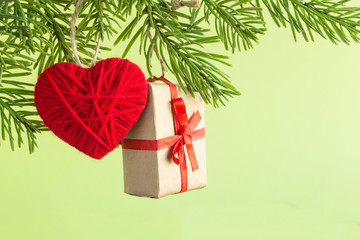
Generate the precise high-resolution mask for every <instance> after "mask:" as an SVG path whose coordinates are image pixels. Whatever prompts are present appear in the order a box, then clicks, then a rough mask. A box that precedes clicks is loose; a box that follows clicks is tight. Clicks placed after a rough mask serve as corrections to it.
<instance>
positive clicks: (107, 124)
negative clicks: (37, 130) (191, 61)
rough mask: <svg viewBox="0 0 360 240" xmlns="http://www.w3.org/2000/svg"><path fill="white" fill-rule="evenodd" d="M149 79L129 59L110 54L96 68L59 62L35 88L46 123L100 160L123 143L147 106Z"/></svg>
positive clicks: (37, 103) (62, 137)
mask: <svg viewBox="0 0 360 240" xmlns="http://www.w3.org/2000/svg"><path fill="white" fill-rule="evenodd" d="M146 99H147V82H146V80H145V76H144V74H143V72H142V71H141V69H140V68H139V67H138V66H137V65H136V64H134V63H132V62H130V61H129V60H126V59H120V58H109V59H105V60H102V61H99V62H98V63H96V65H95V66H94V67H91V68H82V67H80V66H78V65H76V64H74V63H57V64H55V65H53V66H51V67H50V68H48V69H46V70H45V71H44V72H43V73H42V74H41V75H40V76H39V78H38V82H37V84H36V86H35V104H36V108H37V110H38V112H39V115H40V116H41V118H42V119H43V121H44V124H45V125H46V126H48V128H49V129H50V130H51V131H53V132H54V133H55V135H57V136H58V137H59V138H61V139H62V140H64V141H65V142H67V143H68V144H70V145H71V146H73V147H75V148H77V149H78V150H79V151H81V152H83V153H85V154H87V155H89V156H91V157H93V158H96V159H101V158H102V157H104V156H105V155H106V154H107V153H109V152H110V151H112V150H113V149H114V148H115V147H116V146H118V144H119V142H120V141H121V139H122V138H123V137H124V136H125V135H126V134H127V132H128V131H129V130H130V128H131V127H132V126H133V125H134V124H135V122H136V121H137V119H138V118H139V116H140V113H141V112H142V110H143V109H144V107H145V103H146Z"/></svg>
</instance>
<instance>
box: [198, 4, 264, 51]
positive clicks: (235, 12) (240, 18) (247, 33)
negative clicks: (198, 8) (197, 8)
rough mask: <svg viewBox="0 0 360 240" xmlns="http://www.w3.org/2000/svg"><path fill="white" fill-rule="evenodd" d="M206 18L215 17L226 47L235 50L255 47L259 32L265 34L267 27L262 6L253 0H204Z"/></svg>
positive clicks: (218, 31)
mask: <svg viewBox="0 0 360 240" xmlns="http://www.w3.org/2000/svg"><path fill="white" fill-rule="evenodd" d="M203 5H204V11H205V13H204V16H205V20H206V21H207V22H209V17H210V16H213V17H214V18H215V28H216V32H217V35H218V36H219V37H220V39H221V41H222V42H223V43H224V46H225V49H226V50H228V49H229V48H230V49H231V50H232V52H235V49H236V48H237V49H238V50H239V51H241V45H242V46H243V48H244V49H245V50H248V49H251V48H253V42H257V41H258V38H257V36H256V35H257V34H264V32H265V30H266V29H265V28H264V24H265V22H264V21H263V17H262V14H261V11H262V9H261V7H260V6H259V3H258V1H255V2H254V1H253V0H239V1H233V0H203Z"/></svg>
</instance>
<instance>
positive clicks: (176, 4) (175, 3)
mask: <svg viewBox="0 0 360 240" xmlns="http://www.w3.org/2000/svg"><path fill="white" fill-rule="evenodd" d="M168 4H169V5H170V6H171V9H172V10H176V9H178V8H181V7H189V8H199V7H200V4H199V1H198V0H194V1H183V0H171V2H169V3H168ZM147 36H148V38H149V40H150V42H152V41H153V37H152V35H151V26H150V24H148V29H147ZM154 51H155V44H154V46H153V47H152V49H151V52H150V59H149V61H150V64H151V59H152V56H153V53H154ZM159 62H160V65H161V77H164V76H165V72H166V65H165V62H164V60H163V58H162V56H161V54H160V53H159Z"/></svg>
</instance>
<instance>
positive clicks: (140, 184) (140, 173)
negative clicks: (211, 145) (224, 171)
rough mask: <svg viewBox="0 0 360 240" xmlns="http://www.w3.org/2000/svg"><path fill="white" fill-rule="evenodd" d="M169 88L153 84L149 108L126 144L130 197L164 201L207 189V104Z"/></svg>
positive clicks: (126, 185) (124, 162)
mask: <svg viewBox="0 0 360 240" xmlns="http://www.w3.org/2000/svg"><path fill="white" fill-rule="evenodd" d="M164 81H167V80H164ZM168 84H169V85H167V84H164V83H160V81H158V82H156V83H149V87H148V100H147V103H146V107H145V109H144V111H143V112H142V114H141V115H140V117H139V120H138V121H137V123H136V124H135V125H134V126H133V127H132V128H131V129H130V131H129V132H128V134H127V135H126V137H125V138H124V139H123V140H122V148H123V164H124V190H125V192H126V193H128V194H132V195H136V196H145V197H152V198H160V197H163V196H166V195H169V194H175V193H179V192H184V191H187V190H192V189H198V188H203V187H205V186H206V161H205V119H204V102H203V100H202V99H201V97H200V95H199V94H198V93H195V97H192V96H190V95H186V94H185V93H184V91H182V90H181V88H180V87H179V86H177V85H173V84H171V83H168ZM170 89H172V92H171V90H170ZM176 95H178V96H176ZM177 97H178V98H177ZM184 107H185V108H186V111H185V109H184ZM185 112H186V114H185ZM186 115H187V117H186ZM191 145H192V147H191ZM194 158H195V161H194ZM178 164H179V165H178Z"/></svg>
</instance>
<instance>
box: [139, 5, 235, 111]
mask: <svg viewBox="0 0 360 240" xmlns="http://www.w3.org/2000/svg"><path fill="white" fill-rule="evenodd" d="M149 13H150V14H149ZM181 17H182V18H184V19H183V20H182V21H179V20H178V19H177V18H180V15H179V16H176V17H175V16H174V14H172V15H170V13H169V14H167V6H165V5H162V6H161V5H153V6H152V9H151V11H149V12H148V16H147V19H146V20H145V21H146V22H147V24H149V25H150V26H151V27H152V28H153V29H154V32H155V34H154V38H153V40H152V42H149V43H148V47H147V48H146V49H147V50H146V52H145V54H146V57H147V59H148V61H147V62H150V59H149V58H150V56H151V51H152V49H153V48H155V52H156V53H157V55H158V57H159V55H160V56H161V58H162V59H163V61H164V62H165V64H166V66H167V68H168V69H169V70H170V71H171V72H172V73H173V74H174V75H175V76H176V78H177V81H178V83H179V84H180V86H181V87H182V88H183V90H184V91H185V92H189V93H190V94H193V93H194V92H199V94H200V95H201V97H202V98H203V99H204V101H205V102H206V103H212V104H213V105H214V106H218V104H219V102H220V103H221V104H225V103H224V100H227V99H228V97H229V96H234V95H239V94H240V93H239V92H238V91H237V90H236V89H235V87H234V86H232V85H231V84H230V79H229V77H228V76H227V75H226V74H225V73H224V72H222V71H221V70H220V69H218V68H217V67H216V66H215V65H214V64H213V63H212V62H211V61H218V62H221V63H225V62H224V61H223V59H226V58H227V57H226V56H223V55H216V54H211V53H208V51H206V50H203V45H204V44H209V43H214V42H217V41H218V37H205V36H204V35H203V34H204V32H207V31H209V30H208V29H203V28H201V27H199V26H198V25H195V24H187V23H185V21H184V20H185V19H188V20H190V19H191V16H190V15H181ZM209 60H210V61H209ZM148 71H149V72H150V75H153V74H152V73H151V66H149V65H148Z"/></svg>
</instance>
